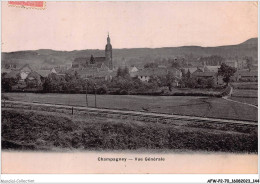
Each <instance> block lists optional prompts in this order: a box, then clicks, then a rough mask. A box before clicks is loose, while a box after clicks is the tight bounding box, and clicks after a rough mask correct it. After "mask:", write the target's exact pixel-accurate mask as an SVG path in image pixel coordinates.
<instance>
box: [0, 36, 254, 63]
mask: <svg viewBox="0 0 260 184" xmlns="http://www.w3.org/2000/svg"><path fill="white" fill-rule="evenodd" d="M257 42H258V38H251V39H249V40H247V41H245V42H243V43H241V44H238V45H228V46H219V47H200V46H183V47H164V48H154V49H152V48H133V49H113V62H114V64H115V65H122V63H126V64H127V65H130V64H135V65H144V64H145V63H147V62H156V61H157V60H159V59H158V58H160V59H163V58H174V57H184V58H187V57H191V56H192V58H198V57H204V56H211V55H219V56H222V57H224V58H233V57H238V58H242V57H245V56H248V57H253V58H254V60H255V61H257V50H258V43H257ZM91 54H93V55H94V56H104V54H105V52H104V50H79V51H55V50H50V49H40V50H35V51H17V52H9V53H5V52H2V66H4V65H5V64H8V63H12V64H16V65H17V66H22V65H24V64H29V65H30V66H32V67H33V68H37V67H42V66H55V65H64V64H71V63H72V61H73V60H74V59H75V58H77V57H86V56H90V55H91ZM194 62H195V60H194Z"/></svg>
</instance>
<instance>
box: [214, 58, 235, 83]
mask: <svg viewBox="0 0 260 184" xmlns="http://www.w3.org/2000/svg"><path fill="white" fill-rule="evenodd" d="M235 72H236V69H235V68H233V67H231V66H228V65H227V64H225V63H222V64H221V66H220V68H219V69H218V75H220V76H223V81H224V82H225V83H226V84H227V85H228V84H229V82H230V78H231V77H232V76H233V75H234V74H235Z"/></svg>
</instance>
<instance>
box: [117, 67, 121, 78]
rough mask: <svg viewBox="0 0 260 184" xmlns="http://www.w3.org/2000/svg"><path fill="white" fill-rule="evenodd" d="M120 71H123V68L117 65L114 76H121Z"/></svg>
mask: <svg viewBox="0 0 260 184" xmlns="http://www.w3.org/2000/svg"><path fill="white" fill-rule="evenodd" d="M122 73H123V70H122V68H121V67H119V68H118V69H117V73H116V76H117V77H120V76H122Z"/></svg>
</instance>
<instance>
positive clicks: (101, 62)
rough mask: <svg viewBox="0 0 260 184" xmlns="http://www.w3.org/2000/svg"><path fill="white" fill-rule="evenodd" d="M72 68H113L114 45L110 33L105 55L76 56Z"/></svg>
mask: <svg viewBox="0 0 260 184" xmlns="http://www.w3.org/2000/svg"><path fill="white" fill-rule="evenodd" d="M72 68H74V69H77V68H80V69H84V68H89V69H90V68H92V69H98V70H113V63H112V45H111V43H110V37H109V34H108V36H107V44H106V47H105V57H94V56H93V55H91V56H90V57H79V58H75V60H74V61H73V62H72Z"/></svg>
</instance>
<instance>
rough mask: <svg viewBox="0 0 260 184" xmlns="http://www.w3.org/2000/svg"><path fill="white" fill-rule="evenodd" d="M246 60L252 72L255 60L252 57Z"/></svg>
mask: <svg viewBox="0 0 260 184" xmlns="http://www.w3.org/2000/svg"><path fill="white" fill-rule="evenodd" d="M245 60H246V66H247V68H248V70H249V72H250V71H251V69H252V67H253V58H252V57H245Z"/></svg>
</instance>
